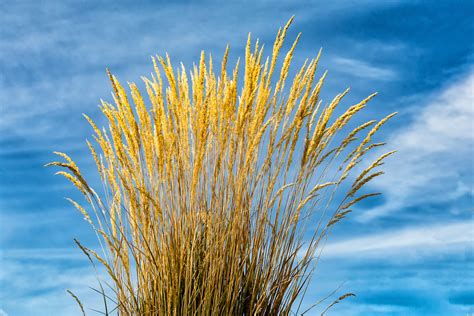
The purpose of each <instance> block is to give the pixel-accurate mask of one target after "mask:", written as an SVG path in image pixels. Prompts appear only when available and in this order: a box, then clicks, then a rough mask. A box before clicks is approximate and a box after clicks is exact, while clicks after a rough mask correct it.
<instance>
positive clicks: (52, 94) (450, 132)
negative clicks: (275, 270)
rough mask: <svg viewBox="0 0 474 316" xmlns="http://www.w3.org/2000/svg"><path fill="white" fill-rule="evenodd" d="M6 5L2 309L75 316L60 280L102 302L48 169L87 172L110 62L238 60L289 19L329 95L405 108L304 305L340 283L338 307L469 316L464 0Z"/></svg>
mask: <svg viewBox="0 0 474 316" xmlns="http://www.w3.org/2000/svg"><path fill="white" fill-rule="evenodd" d="M0 7H1V10H0V21H1V22H0V23H1V27H0V67H1V69H0V70H1V76H0V249H1V250H0V251H1V252H0V260H1V261H0V266H1V269H0V315H20V316H21V315H76V314H77V313H78V309H77V307H76V306H75V303H74V301H73V300H72V299H70V298H69V297H68V296H67V294H66V293H65V289H72V290H74V291H75V292H76V294H78V295H79V296H80V297H81V298H82V299H83V301H84V303H85V304H86V306H88V307H100V302H98V301H97V296H96V295H95V293H94V292H93V291H91V290H90V289H89V288H88V287H89V286H92V287H94V286H95V285H96V282H95V275H94V274H93V270H92V268H91V267H90V266H89V264H88V262H87V260H86V259H85V258H84V257H83V256H82V255H81V254H80V253H79V251H78V250H77V249H76V247H75V245H74V243H73V241H72V239H73V238H78V239H80V240H81V241H83V242H84V243H86V244H89V245H94V244H95V236H94V235H93V234H91V231H90V230H89V227H88V226H87V224H86V223H85V222H84V221H82V220H81V216H80V215H79V214H78V213H77V212H76V211H75V210H73V209H72V207H71V206H70V205H69V204H68V202H67V201H65V200H64V199H63V197H65V196H72V197H74V196H77V193H76V192H75V191H74V189H73V188H72V187H71V186H70V185H69V184H68V183H66V181H64V180H63V179H61V178H58V177H54V176H53V170H51V169H46V168H43V167H42V165H44V164H45V163H47V162H49V161H51V160H53V159H54V157H53V155H52V151H54V150H59V151H65V152H67V153H70V154H71V156H72V157H73V158H74V159H75V160H76V162H77V163H78V164H79V166H81V169H83V170H85V171H86V173H87V174H89V175H90V177H92V178H93V176H94V171H93V162H92V160H91V159H90V158H89V156H88V155H87V154H86V152H87V147H86V145H85V141H84V140H85V138H87V137H90V135H91V133H92V131H91V130H90V129H89V127H88V124H87V122H86V121H85V120H84V119H82V116H81V113H83V112H84V113H87V114H89V115H90V116H92V117H93V118H94V119H96V120H97V121H98V122H101V119H102V118H101V116H100V115H99V111H98V107H97V104H98V102H99V99H100V98H108V97H110V91H111V88H110V86H109V83H108V79H107V77H106V74H105V67H109V68H110V69H111V71H112V72H113V73H114V74H116V75H117V76H118V78H119V79H121V80H123V81H127V80H128V81H136V82H138V81H139V80H140V76H141V75H146V74H149V73H150V72H151V63H150V56H151V55H155V54H159V55H162V54H164V53H165V52H168V53H170V55H171V57H172V61H174V62H175V63H178V62H180V61H183V62H184V64H185V65H188V66H189V65H191V64H192V62H193V61H196V60H197V59H198V56H199V53H200V51H201V50H202V49H204V50H206V51H207V52H210V53H212V54H213V56H216V57H215V58H220V57H221V56H222V54H223V51H224V49H225V45H226V44H227V43H229V44H230V46H231V50H232V51H231V52H232V53H231V56H230V57H231V59H232V60H234V61H235V60H236V58H237V56H240V55H242V53H243V49H244V44H245V40H246V37H247V34H248V32H252V34H253V36H254V37H258V38H260V40H261V41H263V42H264V43H266V46H267V47H269V46H270V45H271V43H272V41H273V39H274V36H275V34H276V31H277V29H278V27H279V26H281V25H282V24H284V23H285V22H286V21H287V20H288V19H289V17H290V16H292V15H295V16H296V20H295V22H294V24H293V26H292V28H291V30H290V34H289V38H294V37H295V36H296V35H297V33H298V32H302V33H303V35H302V38H301V40H300V43H299V46H298V49H297V53H296V58H295V66H297V65H301V63H302V61H303V60H304V59H305V58H308V57H314V56H315V54H316V53H317V51H318V50H319V48H320V47H323V56H322V58H321V61H320V65H319V73H320V74H321V73H322V72H323V71H324V70H326V69H327V70H328V71H329V76H328V79H327V81H326V86H325V88H324V92H323V95H322V96H323V99H324V100H328V99H329V98H331V97H332V96H334V95H335V94H336V93H337V92H340V91H342V90H343V89H345V88H346V87H348V86H350V87H351V88H352V90H351V93H350V96H349V97H348V98H347V99H346V101H345V104H346V105H351V104H352V103H351V102H354V101H356V100H360V99H362V98H363V97H365V96H367V95H369V94H370V93H372V92H373V91H378V92H379V95H378V96H377V98H376V99H375V100H374V101H373V102H372V104H371V105H370V106H369V108H368V110H367V111H366V113H365V114H364V115H365V118H380V117H382V116H383V115H386V114H388V113H391V112H393V111H398V112H399V115H398V116H397V119H396V120H393V121H392V122H391V123H390V124H389V125H387V127H386V128H385V129H384V130H383V132H382V136H383V138H384V139H385V140H387V141H388V142H389V146H390V148H396V149H398V150H399V152H398V153H397V155H396V156H395V157H393V158H391V159H390V160H388V161H387V163H386V165H385V166H384V168H385V171H386V175H384V176H383V177H382V178H379V179H378V180H377V181H374V183H373V188H376V189H377V190H379V191H381V192H383V193H384V195H383V196H382V197H380V198H377V199H373V200H370V201H368V202H366V203H363V204H362V205H360V206H359V207H358V208H357V210H356V212H354V213H353V214H352V215H351V216H350V217H349V218H348V219H347V220H345V221H344V222H342V223H341V225H339V226H338V227H336V229H335V230H334V234H333V235H332V236H331V238H330V239H329V241H328V243H327V245H326V247H325V249H324V252H323V258H322V259H321V262H320V265H319V269H318V270H317V272H316V274H315V278H314V281H313V283H312V285H311V287H310V289H309V292H308V296H307V301H308V302H312V301H317V300H318V299H319V298H321V297H322V296H323V295H325V294H327V293H329V292H331V291H332V290H333V289H335V288H337V287H338V286H340V285H342V289H341V292H348V291H351V292H355V293H356V294H357V297H355V298H350V299H347V300H346V301H344V302H343V303H341V304H338V305H336V306H335V307H334V309H333V310H332V314H333V315H472V314H473V313H474V294H473V293H474V263H473V262H474V252H473V240H474V225H473V221H472V214H473V213H472V212H473V193H474V192H473V167H474V161H473V158H472V157H474V152H473V151H474V149H473V147H474V146H473V145H474V130H473V122H474V113H473V112H474V107H473V87H474V69H473V64H474V61H473V46H472V38H474V34H473V32H474V31H473V22H472V20H473V17H474V3H473V2H472V1H378V0H360V1H304V2H303V1H300V2H299V3H298V4H295V2H292V1H281V2H272V1H255V2H254V1H243V2H229V3H227V2H224V1H215V2H211V1H205V2H198V1H190V2H179V3H175V4H170V3H168V2H147V1H134V2H132V1H123V2H121V4H117V3H112V2H111V3H110V4H105V3H103V2H100V3H99V2H97V1H90V2H88V1H81V2H78V1H74V2H73V1H56V2H53V1H49V2H48V1H8V0H6V1H2V2H1V4H0ZM295 68H296V67H295ZM317 311H318V310H316V311H315V312H314V315H317ZM319 311H320V310H319ZM91 314H92V315H93V314H94V313H93V312H91Z"/></svg>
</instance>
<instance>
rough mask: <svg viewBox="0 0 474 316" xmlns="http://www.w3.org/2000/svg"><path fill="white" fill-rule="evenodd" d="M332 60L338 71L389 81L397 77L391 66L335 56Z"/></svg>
mask: <svg viewBox="0 0 474 316" xmlns="http://www.w3.org/2000/svg"><path fill="white" fill-rule="evenodd" d="M333 62H334V64H335V65H336V69H337V70H338V71H339V72H342V73H345V74H350V75H352V76H355V77H360V78H366V79H370V80H383V81H391V80H396V79H397V78H398V75H397V73H396V72H395V70H393V69H391V68H388V67H380V66H375V65H372V64H369V63H367V62H364V61H361V60H356V59H351V58H344V57H335V58H333Z"/></svg>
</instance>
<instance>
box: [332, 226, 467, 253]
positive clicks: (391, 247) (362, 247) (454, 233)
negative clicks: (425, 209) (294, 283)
mask: <svg viewBox="0 0 474 316" xmlns="http://www.w3.org/2000/svg"><path fill="white" fill-rule="evenodd" d="M472 240H474V223H473V222H465V221H461V222H456V223H448V224H445V223H444V224H437V225H430V226H426V225H425V226H414V227H406V228H403V229H398V230H393V231H389V232H380V233H375V234H372V235H369V236H361V237H357V238H352V239H349V240H344V241H338V242H335V243H330V244H328V245H326V246H325V247H324V249H323V254H324V256H329V257H351V258H354V256H358V257H380V256H381V255H382V254H383V256H384V257H385V258H387V257H386V256H393V255H394V256H400V255H401V254H402V253H404V254H409V253H417V254H418V255H420V256H421V255H423V254H425V255H430V256H431V255H433V254H436V253H452V252H459V251H460V252H464V251H468V250H469V249H470V248H472V247H473V245H472Z"/></svg>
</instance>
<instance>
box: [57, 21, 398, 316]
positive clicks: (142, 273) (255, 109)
mask: <svg viewBox="0 0 474 316" xmlns="http://www.w3.org/2000/svg"><path fill="white" fill-rule="evenodd" d="M290 24H291V20H290V21H289V22H288V24H287V25H286V26H285V27H284V28H283V29H280V30H279V32H278V35H277V37H276V40H275V43H274V44H273V50H272V54H271V56H270V57H269V58H267V59H266V60H265V61H263V59H262V55H263V47H260V46H259V43H258V41H257V42H256V43H255V44H252V41H251V39H250V36H249V39H248V42H247V46H246V53H245V60H244V74H243V83H242V84H238V77H239V62H237V65H235V67H234V69H233V71H232V72H231V73H228V72H227V70H226V69H227V59H228V58H227V57H228V49H227V50H226V52H225V55H224V57H223V60H222V62H221V65H220V70H219V72H218V73H216V70H215V65H214V64H213V61H212V58H211V57H209V58H208V59H206V58H205V55H204V53H202V55H201V59H200V62H199V65H197V66H194V67H193V69H192V71H191V72H190V73H189V74H188V73H187V71H186V69H185V68H184V66H183V65H181V67H180V68H179V69H177V70H176V71H175V69H174V68H173V66H172V64H171V62H170V59H169V57H168V56H166V58H160V57H158V58H156V59H155V58H153V65H154V73H153V74H152V75H151V77H150V78H143V81H144V83H145V85H146V92H147V95H148V100H146V101H145V98H144V97H143V95H142V93H141V92H140V91H139V89H138V88H137V86H136V85H135V84H134V83H130V84H129V89H130V91H131V99H130V97H129V96H128V95H127V92H126V90H125V88H124V87H123V86H122V85H121V84H120V83H119V81H118V80H117V78H116V77H114V76H113V75H112V74H110V73H109V76H110V81H111V82H112V87H113V91H114V104H111V103H108V102H105V101H102V105H101V110H102V112H103V114H104V115H105V117H106V118H107V122H108V129H105V128H103V129H100V128H99V127H97V126H96V125H95V124H94V122H93V121H92V119H90V118H89V117H87V116H85V117H86V119H87V120H88V121H89V122H90V124H91V125H92V128H93V130H94V132H95V135H94V139H95V141H96V143H97V145H92V144H91V143H89V142H87V144H88V146H89V148H90V151H91V154H92V156H93V158H94V160H95V162H96V164H97V168H98V172H99V174H100V177H101V179H102V181H103V183H104V187H105V191H104V192H103V193H101V194H99V193H96V191H94V190H93V189H92V187H90V186H89V184H88V183H87V181H86V180H85V178H84V177H83V175H82V173H81V171H80V170H79V168H78V167H77V165H76V164H75V163H74V162H73V161H72V160H71V159H70V158H69V156H67V155H66V154H64V153H57V154H58V155H59V156H61V157H62V158H63V159H64V160H65V162H53V163H51V164H49V165H54V166H60V167H63V168H64V171H60V172H59V173H60V174H62V175H63V176H65V177H66V178H67V179H68V180H70V181H71V182H72V183H73V184H74V185H75V186H76V187H77V188H78V189H79V190H80V191H81V192H82V193H83V195H84V196H85V199H86V201H87V202H88V207H86V208H84V207H82V206H81V205H80V204H79V203H77V202H75V201H72V200H71V202H72V203H73V204H74V206H75V207H76V208H77V209H78V210H79V211H80V212H81V213H82V214H83V216H84V217H85V219H86V220H87V221H88V222H89V223H90V224H91V225H92V227H93V229H94V230H95V232H96V233H97V234H98V237H99V240H100V241H101V244H102V245H103V249H104V253H103V254H98V253H96V252H94V251H92V250H91V249H88V248H86V247H84V246H83V245H81V244H80V243H79V242H77V243H78V245H79V247H80V248H81V249H82V250H83V251H84V253H85V254H86V255H87V256H88V257H89V258H90V259H91V261H98V262H99V263H100V264H102V265H103V266H104V267H105V269H106V271H107V273H108V276H109V279H110V280H111V284H109V286H110V288H111V289H112V291H113V293H112V295H110V296H112V297H110V302H109V306H108V307H107V306H106V313H107V314H111V313H118V314H119V315H277V314H278V315H288V314H290V312H295V311H296V310H297V308H298V302H299V301H300V299H301V298H302V296H303V295H304V292H305V288H306V286H307V284H308V282H309V280H310V278H311V272H312V270H313V269H314V267H315V265H314V263H315V257H317V255H318V253H317V252H316V251H317V250H318V249H320V246H321V243H322V242H323V241H324V240H325V238H326V237H327V234H328V232H329V229H330V227H331V226H332V225H333V224H335V223H336V222H337V221H339V220H340V219H342V218H343V217H344V216H345V215H346V214H347V213H348V212H350V207H352V206H353V205H354V204H355V203H356V202H358V201H360V200H362V199H364V198H366V197H368V196H371V195H373V194H365V195H362V196H357V192H358V191H359V190H360V189H361V188H362V187H363V186H364V185H365V184H366V183H367V182H369V181H370V180H372V179H373V178H374V177H376V176H378V175H380V174H381V173H382V172H379V171H374V169H375V168H377V167H379V166H380V165H381V164H382V161H383V159H385V158H386V157H387V156H388V155H390V154H391V153H392V152H389V153H387V154H385V155H383V156H382V157H380V158H379V159H377V160H376V161H375V162H373V163H372V164H370V166H369V167H368V168H366V169H365V170H363V171H362V172H361V173H359V174H358V175H354V176H349V175H350V174H351V173H353V172H355V170H360V169H359V168H355V167H356V166H357V165H358V164H359V163H360V162H361V161H363V160H364V157H365V155H366V154H367V152H368V151H370V150H371V149H373V148H375V147H378V146H380V145H383V144H380V143H374V144H373V143H372V142H371V139H372V137H373V135H374V133H375V132H376V131H377V130H378V129H379V128H380V127H381V126H382V125H383V124H384V123H385V122H386V121H387V120H388V119H389V118H390V117H391V116H392V115H390V116H388V117H386V118H383V119H382V120H380V121H378V122H377V121H375V120H372V121H369V122H367V123H365V124H362V125H360V126H358V127H355V128H353V129H349V130H346V129H345V128H344V127H346V125H347V124H348V123H349V122H350V121H351V119H352V118H353V117H354V115H355V114H357V113H358V112H359V111H361V110H363V109H364V107H365V106H366V104H367V102H368V101H369V100H370V99H371V98H372V97H373V96H374V95H375V94H374V95H370V96H369V97H367V98H366V99H364V100H362V101H361V102H359V103H358V104H355V105H353V106H351V107H349V108H347V109H346V110H345V111H343V113H342V114H341V115H339V116H337V117H334V115H333V114H334V112H335V109H336V107H337V106H338V104H339V103H340V102H341V100H342V98H343V97H344V96H345V95H346V94H347V93H348V90H346V91H344V92H343V93H341V94H339V95H337V96H336V97H335V98H334V99H333V100H332V101H331V102H329V103H328V104H327V105H326V106H322V102H321V101H320V100H319V94H320V90H321V87H322V84H323V81H324V79H325V76H326V74H324V75H323V76H322V77H321V78H319V79H317V78H315V73H316V68H317V63H318V59H319V54H318V56H317V57H316V58H315V59H312V60H311V61H307V62H305V63H304V65H303V66H302V67H301V69H300V70H299V71H298V72H297V74H296V75H295V77H294V79H293V81H292V82H291V83H289V84H288V82H287V76H288V73H289V68H290V63H291V60H292V57H293V53H294V50H295V47H296V44H297V42H298V38H299V36H298V38H297V39H296V40H295V42H294V43H293V45H292V46H291V48H290V49H289V51H288V52H287V53H286V55H285V56H284V59H283V63H282V65H281V67H278V66H277V65H278V64H279V63H278V58H277V57H278V56H279V53H280V51H281V49H282V46H283V40H284V38H285V36H286V33H287V29H288V27H289V25H290ZM275 72H279V74H278V75H275ZM288 85H289V86H288ZM239 91H240V92H239ZM145 102H150V104H148V105H146V104H145ZM366 131H368V132H366ZM364 132H366V134H364V135H363V136H360V134H362V133H364ZM95 146H98V147H97V149H95ZM333 164H336V166H335V167H334V168H333V167H332V165H333ZM350 179H352V180H351V182H350V183H348V184H347V185H343V186H341V184H343V183H344V182H347V181H350ZM354 179H355V180H354ZM338 188H339V191H342V190H344V192H340V193H338V194H335V192H336V190H337V189H338ZM334 197H336V198H339V199H340V200H338V201H332V200H333V198H334ZM334 202H337V203H334ZM333 205H335V206H333ZM318 246H319V247H318ZM100 291H101V292H103V295H106V292H107V291H106V290H104V288H103V286H102V285H101V290H100ZM344 297H345V296H343V297H341V298H344ZM74 298H75V299H76V300H77V301H79V299H78V298H77V297H76V296H74ZM105 301H108V299H106V300H105ZM80 307H81V309H82V305H80Z"/></svg>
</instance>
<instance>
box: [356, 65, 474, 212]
mask: <svg viewBox="0 0 474 316" xmlns="http://www.w3.org/2000/svg"><path fill="white" fill-rule="evenodd" d="M473 87H474V72H472V73H470V74H469V75H468V76H467V77H465V78H464V79H463V80H460V81H458V82H456V83H454V84H452V85H451V86H448V87H447V88H445V89H444V90H443V91H441V92H440V93H438V94H436V95H434V96H433V97H432V98H430V101H429V102H428V104H426V105H424V106H420V107H417V109H418V112H417V113H415V114H414V117H413V120H412V122H411V123H409V124H407V125H405V127H402V128H401V129H399V130H395V131H393V132H392V134H393V135H394V136H392V137H391V138H390V139H388V143H389V146H390V147H391V148H395V149H397V150H398V152H397V153H396V154H395V156H394V157H393V158H391V159H389V160H388V161H387V162H386V165H385V166H384V167H383V169H384V170H385V171H386V175H384V176H383V177H380V178H378V179H376V181H374V182H373V185H374V187H375V188H376V189H377V190H380V191H382V192H383V193H384V195H385V197H386V199H387V200H386V202H385V204H384V205H383V206H381V207H377V208H374V209H372V210H369V211H366V212H364V213H362V215H361V216H360V217H359V219H360V220H362V221H366V220H370V219H373V218H376V217H378V216H381V215H384V214H387V213H390V212H392V211H395V210H400V209H403V208H407V207H416V206H417V205H420V204H421V203H434V202H450V201H454V200H455V199H457V198H459V197H461V196H462V195H465V194H471V195H472V194H473V176H472V175H473V174H472V173H473V163H474V161H473V158H472V157H474V130H473V124H474V123H473V122H474V106H473V103H472V102H473ZM461 211H465V210H461Z"/></svg>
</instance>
